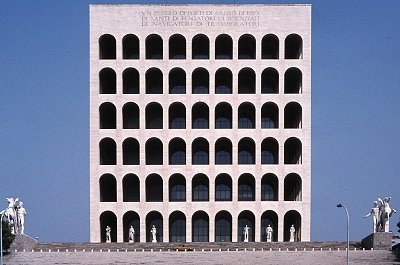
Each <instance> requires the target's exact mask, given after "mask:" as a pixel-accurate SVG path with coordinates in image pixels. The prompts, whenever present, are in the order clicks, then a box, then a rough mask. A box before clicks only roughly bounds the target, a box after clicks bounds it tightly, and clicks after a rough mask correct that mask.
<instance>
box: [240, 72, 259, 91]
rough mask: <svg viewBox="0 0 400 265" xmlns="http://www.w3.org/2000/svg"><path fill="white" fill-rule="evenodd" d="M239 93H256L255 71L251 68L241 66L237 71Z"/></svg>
mask: <svg viewBox="0 0 400 265" xmlns="http://www.w3.org/2000/svg"><path fill="white" fill-rule="evenodd" d="M238 82H239V83H238V93H239V94H255V93H256V73H255V72H254V70H253V69H251V68H243V69H242V70H240V71H239V78H238Z"/></svg>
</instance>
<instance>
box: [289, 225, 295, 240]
mask: <svg viewBox="0 0 400 265" xmlns="http://www.w3.org/2000/svg"><path fill="white" fill-rule="evenodd" d="M289 232H290V239H289V241H290V242H294V234H295V233H296V228H294V225H292V226H291V227H290V230H289Z"/></svg>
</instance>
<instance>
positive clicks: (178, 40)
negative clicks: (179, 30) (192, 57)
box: [169, 34, 186, 59]
mask: <svg viewBox="0 0 400 265" xmlns="http://www.w3.org/2000/svg"><path fill="white" fill-rule="evenodd" d="M169 59H186V39H185V37H183V36H182V35H180V34H174V35H172V36H171V37H170V38H169Z"/></svg>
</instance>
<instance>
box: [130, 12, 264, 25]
mask: <svg viewBox="0 0 400 265" xmlns="http://www.w3.org/2000/svg"><path fill="white" fill-rule="evenodd" d="M138 15H139V17H140V21H141V25H142V26H143V27H204V26H205V27H258V26H260V12H259V11H257V10H253V11H248V10H243V11H211V10H208V11H207V10H205V11H178V10H177V11H163V10H160V11H157V10H151V11H141V12H139V14H138Z"/></svg>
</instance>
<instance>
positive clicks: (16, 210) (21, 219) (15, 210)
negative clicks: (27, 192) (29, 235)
mask: <svg viewBox="0 0 400 265" xmlns="http://www.w3.org/2000/svg"><path fill="white" fill-rule="evenodd" d="M6 201H7V203H8V207H7V208H6V209H5V210H3V211H1V212H0V216H2V220H1V221H4V222H5V223H6V224H8V225H9V226H10V228H11V233H13V234H14V235H15V234H24V230H25V215H26V210H25V208H24V207H23V206H22V205H23V202H22V201H20V200H19V199H18V198H16V199H15V200H14V198H6Z"/></svg>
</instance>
